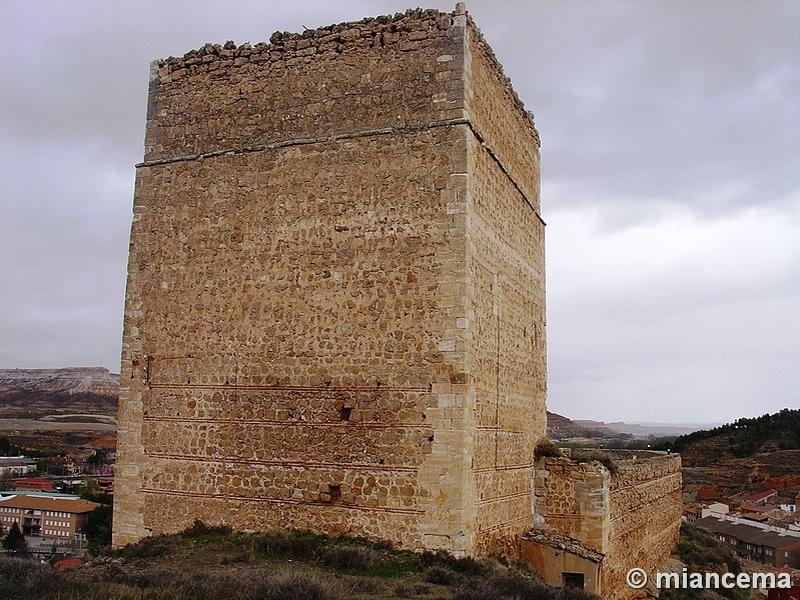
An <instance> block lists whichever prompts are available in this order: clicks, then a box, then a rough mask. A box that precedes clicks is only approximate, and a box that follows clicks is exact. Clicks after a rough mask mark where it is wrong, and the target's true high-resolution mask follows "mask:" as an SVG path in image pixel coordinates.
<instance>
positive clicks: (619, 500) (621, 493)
mask: <svg viewBox="0 0 800 600" xmlns="http://www.w3.org/2000/svg"><path fill="white" fill-rule="evenodd" d="M607 454H608V456H609V457H611V458H612V460H613V462H614V471H613V472H609V470H608V469H607V468H606V467H604V466H603V465H601V464H600V463H599V462H577V461H574V460H571V459H570V458H568V457H562V458H547V459H540V460H539V461H538V462H537V471H536V492H537V497H536V505H537V509H536V510H537V512H538V513H539V514H541V515H543V516H544V519H545V522H546V524H547V525H548V526H550V527H552V528H554V529H555V530H557V531H558V532H560V533H561V534H563V535H565V536H569V537H572V538H574V539H576V540H579V541H580V542H581V543H582V544H583V545H585V546H586V547H587V548H590V549H592V550H596V551H597V552H600V553H602V554H603V555H604V558H603V561H602V567H601V589H602V595H603V598H611V599H617V598H626V599H627V598H634V597H637V595H636V594H637V592H636V590H633V589H631V588H630V587H629V586H628V585H627V584H626V582H625V577H626V575H627V572H628V571H629V570H630V569H632V568H634V567H639V568H642V569H645V570H646V571H647V572H648V573H652V572H653V571H655V570H656V567H657V566H658V565H659V564H660V563H661V561H663V560H664V559H665V558H667V557H668V556H669V554H670V553H671V551H672V549H673V548H674V547H675V544H676V543H677V541H678V535H679V532H680V520H681V508H682V496H681V461H680V456H678V455H674V454H673V455H667V454H661V453H657V452H644V451H642V452H640V451H610V452H608V453H607Z"/></svg>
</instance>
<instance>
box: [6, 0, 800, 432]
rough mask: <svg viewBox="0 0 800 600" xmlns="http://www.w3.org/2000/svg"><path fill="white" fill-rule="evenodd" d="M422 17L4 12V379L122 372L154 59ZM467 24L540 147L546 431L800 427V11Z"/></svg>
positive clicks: (575, 12) (380, 6)
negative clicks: (8, 373)
mask: <svg viewBox="0 0 800 600" xmlns="http://www.w3.org/2000/svg"><path fill="white" fill-rule="evenodd" d="M427 5H428V6H430V7H434V8H441V9H446V10H451V9H452V4H451V3H443V2H437V1H431V2H428V3H427ZM405 8H408V6H407V5H405V4H403V3H402V2H383V1H374V2H369V1H337V2H319V1H318V0H317V1H307V0H292V1H291V2H286V1H284V0H281V1H272V0H261V1H258V2H255V1H254V2H236V1H233V0H232V1H228V2H221V1H217V2H199V1H197V0H192V1H191V2H185V1H175V0H170V1H169V2H167V1H164V0H159V1H147V0H137V1H136V2H133V1H131V2H108V1H107V0H97V1H93V2H89V1H81V0H71V1H70V2H63V1H59V2H49V1H43V0H37V1H36V2H31V1H29V0H0V56H2V63H3V77H2V88H1V89H2V94H0V281H1V282H2V283H0V367H28V368H35V367H57V366H78V365H81V366H83V365H102V366H105V367H107V368H109V369H110V370H111V371H115V372H116V371H118V370H119V352H120V338H121V331H122V311H123V296H124V286H125V268H126V256H127V250H128V232H129V227H130V218H131V203H132V197H133V181H134V164H135V163H136V162H138V161H139V160H141V157H142V144H143V135H144V121H145V104H146V93H147V80H148V64H149V62H150V61H151V60H152V59H154V58H158V57H164V56H169V55H179V54H183V53H184V52H185V51H187V50H189V49H191V48H196V47H199V46H201V45H202V44H203V43H205V42H207V41H210V42H214V43H223V42H225V41H226V40H229V39H231V40H234V41H236V42H237V43H242V42H246V41H250V42H253V43H255V42H259V41H266V40H268V39H269V36H270V34H271V33H272V32H273V31H275V30H288V31H301V30H302V29H303V27H304V26H305V27H314V26H318V25H327V24H331V23H338V22H341V21H345V20H356V19H360V18H361V17H364V16H375V15H379V14H387V13H392V12H397V11H401V10H404V9H405ZM467 9H468V10H469V11H470V12H471V13H472V15H473V16H474V18H475V19H476V21H477V23H478V25H479V26H480V27H481V29H482V30H483V32H484V34H485V35H486V37H487V39H488V40H489V43H490V44H491V45H492V46H493V48H494V50H495V52H496V54H497V56H498V58H499V59H500V61H501V62H502V63H503V65H504V66H505V69H506V72H507V73H508V74H509V75H510V76H511V78H512V80H513V83H514V86H515V88H516V90H517V91H518V93H519V95H520V96H521V98H522V99H523V100H524V101H525V103H526V105H527V106H528V107H529V108H530V109H531V110H533V112H534V114H535V117H536V122H537V125H538V128H539V131H540V133H541V137H542V174H543V175H542V211H543V215H544V218H545V220H546V221H547V223H548V227H547V272H548V282H547V286H548V289H547V297H548V345H549V400H548V407H549V408H550V409H551V410H555V411H556V412H560V413H562V414H565V415H567V416H569V417H572V418H594V419H602V420H606V421H609V420H616V419H624V420H628V421H648V422H717V421H719V422H721V421H726V420H730V419H734V418H737V417H739V416H745V415H757V414H762V413H764V412H767V411H775V410H778V409H780V408H782V407H791V408H797V407H798V405H800V364H798V362H799V359H800V27H799V26H798V25H800V2H797V1H795V0H786V1H783V2H781V1H765V2H751V1H749V0H747V1H744V0H740V1H738V2H737V1H735V0H718V1H703V0H699V1H698V0H684V1H683V2H680V1H675V0H669V1H667V0H663V1H661V2H654V1H647V0H630V1H590V0H585V1H580V2H578V1H569V0H567V1H565V0H538V1H537V0H530V1H511V0H508V1H505V2H503V1H488V0H473V1H472V2H468V3H467Z"/></svg>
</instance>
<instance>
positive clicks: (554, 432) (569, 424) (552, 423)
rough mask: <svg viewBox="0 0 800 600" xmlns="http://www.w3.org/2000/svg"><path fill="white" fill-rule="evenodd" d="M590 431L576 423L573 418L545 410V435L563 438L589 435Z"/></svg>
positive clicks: (552, 437)
mask: <svg viewBox="0 0 800 600" xmlns="http://www.w3.org/2000/svg"><path fill="white" fill-rule="evenodd" d="M589 434H590V431H589V430H588V429H586V428H585V427H581V426H580V425H577V424H576V423H575V422H574V421H573V420H571V419H568V418H567V417H564V416H562V415H559V414H557V413H553V412H550V411H549V410H548V411H547V437H549V438H550V439H551V440H563V439H567V438H575V437H589Z"/></svg>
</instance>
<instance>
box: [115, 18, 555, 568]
mask: <svg viewBox="0 0 800 600" xmlns="http://www.w3.org/2000/svg"><path fill="white" fill-rule="evenodd" d="M270 42H271V43H270V44H256V45H255V46H241V47H238V48H237V47H236V46H235V44H232V43H227V44H225V46H218V45H206V46H204V47H203V48H202V49H201V50H198V51H192V52H189V53H187V54H186V55H184V57H182V58H170V59H167V60H163V61H158V62H156V63H154V65H153V70H152V77H151V87H150V97H149V109H148V122H147V132H146V148H145V162H144V163H143V164H142V165H140V166H139V170H138V173H137V180H136V195H135V202H134V222H133V227H132V237H131V251H130V260H129V269H128V290H127V299H126V313H125V332H124V338H123V357H122V383H121V386H122V389H121V402H120V414H119V421H120V428H119V455H118V470H117V480H116V488H115V491H116V496H117V501H116V504H115V515H114V543H115V544H123V543H126V542H130V541H134V540H136V539H139V538H141V537H142V536H145V535H148V534H149V533H152V532H165V531H175V530H179V529H181V528H183V527H186V526H187V525H189V524H190V523H191V522H192V521H193V520H194V519H195V518H198V517H199V518H203V519H205V520H211V521H220V522H226V523H228V524H230V525H232V526H234V527H236V528H240V529H272V528H285V527H295V528H305V529H313V530H316V531H320V532H327V533H350V534H356V535H363V536H367V537H370V538H373V539H384V540H390V541H392V542H395V543H397V544H398V545H400V546H403V547H406V548H414V549H422V548H429V549H444V550H448V551H450V552H454V553H457V554H465V553H466V554H481V553H489V552H507V553H511V552H513V551H514V548H515V545H516V544H517V542H518V538H519V535H520V534H521V533H522V532H524V531H527V530H529V529H530V528H531V526H532V524H533V513H532V505H533V499H532V486H531V481H532V477H533V458H532V457H533V448H534V444H535V442H536V441H537V440H538V439H539V438H540V437H542V436H543V435H544V433H545V410H544V400H545V391H546V385H545V329H544V327H545V319H544V309H545V307H544V223H543V222H542V221H541V219H540V218H539V215H538V210H539V138H538V134H537V133H536V130H535V128H534V127H533V123H532V121H531V120H530V116H529V115H528V114H527V113H526V112H525V111H524V109H523V108H522V105H521V103H520V102H519V101H518V99H517V98H516V96H515V95H514V93H513V90H512V89H511V87H510V84H509V82H508V80H507V78H506V77H505V76H504V75H503V74H502V70H501V69H500V67H499V65H498V63H497V61H496V60H495V58H494V56H493V55H492V53H491V50H490V49H489V48H488V46H487V45H486V43H485V41H484V40H483V38H482V37H481V35H480V32H479V31H478V30H477V28H476V27H475V26H474V24H473V23H472V22H471V21H470V20H469V19H468V17H466V16H465V15H464V14H461V12H457V13H453V14H448V13H440V12H438V11H422V10H414V11H408V12H406V13H405V14H402V15H395V16H394V17H380V18H377V19H366V20H364V21H361V22H359V23H349V24H340V25H335V26H332V27H328V28H323V29H319V30H314V31H306V32H304V33H303V34H289V33H276V34H274V35H273V36H272V38H271V39H270Z"/></svg>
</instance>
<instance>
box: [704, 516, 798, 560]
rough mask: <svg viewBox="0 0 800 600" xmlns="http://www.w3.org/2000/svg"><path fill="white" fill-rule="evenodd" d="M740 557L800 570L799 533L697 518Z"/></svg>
mask: <svg viewBox="0 0 800 600" xmlns="http://www.w3.org/2000/svg"><path fill="white" fill-rule="evenodd" d="M695 525H696V526H697V527H701V528H703V529H706V530H707V531H710V532H711V533H713V534H714V537H716V538H717V539H718V540H719V541H720V542H722V543H724V544H725V545H726V546H728V548H730V549H731V550H732V551H733V552H734V553H735V554H736V555H737V556H739V557H740V558H743V559H745V560H751V561H754V562H759V563H763V564H766V565H770V566H774V567H791V568H793V569H800V534H798V533H797V532H789V531H787V530H782V533H781V532H778V531H774V530H773V529H774V528H761V527H757V526H755V525H750V524H744V523H741V522H738V521H736V520H730V519H717V518H715V517H705V518H703V519H699V520H697V521H695Z"/></svg>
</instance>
